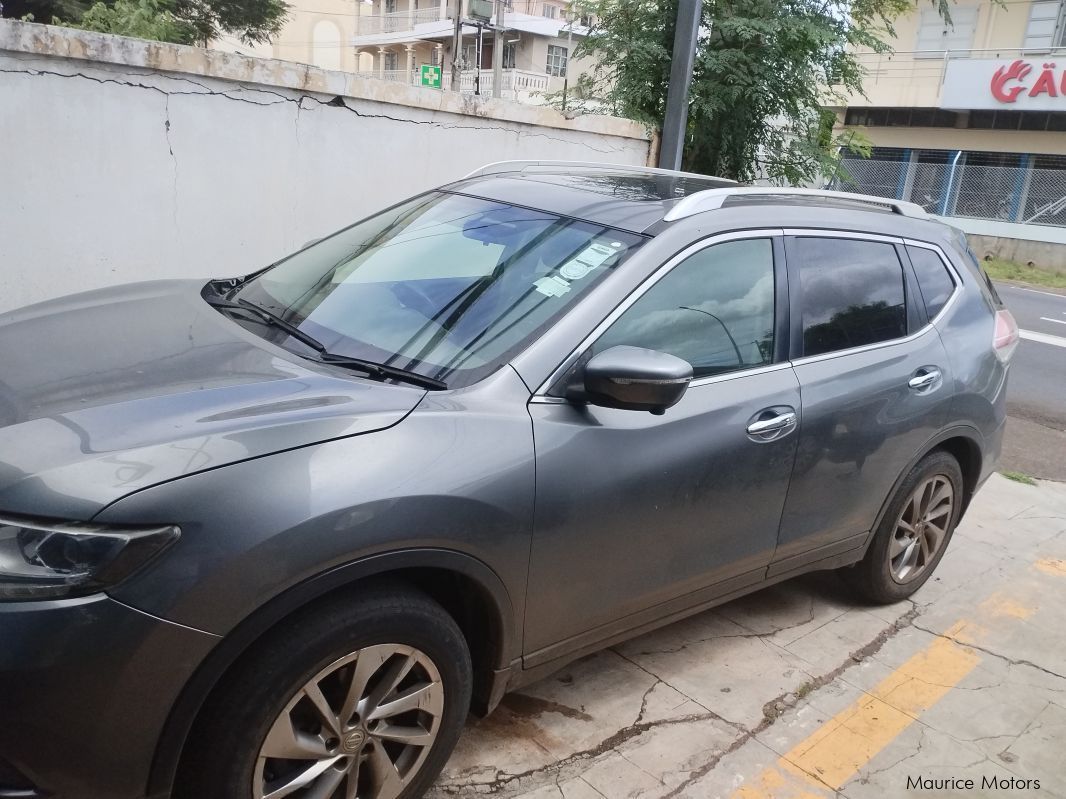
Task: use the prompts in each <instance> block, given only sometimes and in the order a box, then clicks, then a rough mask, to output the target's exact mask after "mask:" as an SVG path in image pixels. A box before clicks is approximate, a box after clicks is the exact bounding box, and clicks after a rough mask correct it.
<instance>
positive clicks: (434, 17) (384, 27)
mask: <svg viewBox="0 0 1066 799" xmlns="http://www.w3.org/2000/svg"><path fill="white" fill-rule="evenodd" d="M442 19H446V17H444V16H442V15H441V12H440V6H431V7H429V8H418V9H415V10H414V11H393V12H390V13H388V14H371V15H367V16H362V17H359V35H360V36H367V35H374V34H378V33H397V32H399V31H409V30H412V29H413V28H414V26H415V25H421V24H422V23H423V22H437V21H438V20H442Z"/></svg>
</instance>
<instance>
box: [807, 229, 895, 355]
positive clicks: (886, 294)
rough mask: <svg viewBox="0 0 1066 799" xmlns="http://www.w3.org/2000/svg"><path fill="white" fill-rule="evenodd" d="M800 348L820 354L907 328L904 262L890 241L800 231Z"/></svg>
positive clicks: (882, 338) (885, 337)
mask: <svg viewBox="0 0 1066 799" xmlns="http://www.w3.org/2000/svg"><path fill="white" fill-rule="evenodd" d="M789 258H790V259H795V261H796V263H797V264H798V267H799V273H800V302H801V304H802V315H803V354H804V355H820V354H822V353H826V352H836V351H837V350H845V349H849V348H850V347H860V346H862V345H864V344H876V343H878V342H881V341H888V340H890V339H894V338H899V337H901V336H904V335H906V333H907V310H906V305H905V303H904V291H903V266H902V265H901V264H900V261H899V257H898V256H897V255H896V248H895V247H894V246H893V245H891V244H886V243H882V242H875V241H858V240H853V239H833V238H819V237H810V238H808V237H799V238H796V239H794V240H793V242H792V245H791V247H790V249H789Z"/></svg>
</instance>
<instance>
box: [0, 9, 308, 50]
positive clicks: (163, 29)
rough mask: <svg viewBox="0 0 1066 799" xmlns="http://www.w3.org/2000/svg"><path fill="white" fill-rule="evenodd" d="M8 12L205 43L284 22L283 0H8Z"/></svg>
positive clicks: (250, 36)
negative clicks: (221, 36)
mask: <svg viewBox="0 0 1066 799" xmlns="http://www.w3.org/2000/svg"><path fill="white" fill-rule="evenodd" d="M3 5H4V16H9V17H16V18H25V17H27V16H29V17H30V18H31V19H33V18H36V19H42V20H52V23H53V24H56V25H67V26H69V27H73V28H83V29H85V30H92V31H99V32H102V33H118V34H122V35H124V36H137V37H140V38H142V39H157V40H160V41H166V42H176V43H179V44H189V43H201V44H203V43H206V42H207V41H208V40H210V39H214V38H217V37H219V36H220V35H222V34H223V33H231V34H234V35H236V36H238V37H239V38H240V39H241V40H243V41H245V42H248V43H251V42H266V41H269V40H270V38H271V37H273V36H275V35H276V34H277V33H278V32H279V31H280V30H281V27H282V25H283V24H284V22H285V16H286V12H287V10H288V4H287V3H285V1H284V0H95V2H93V3H92V4H91V5H90V0H5V2H4V4H3Z"/></svg>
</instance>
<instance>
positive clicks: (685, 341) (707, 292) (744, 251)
mask: <svg viewBox="0 0 1066 799" xmlns="http://www.w3.org/2000/svg"><path fill="white" fill-rule="evenodd" d="M623 344H624V345H629V346H633V347H645V348H647V349H652V350H659V351H660V352H668V353H670V354H671V355H675V356H677V357H678V358H682V359H684V360H686V361H688V362H689V363H690V364H692V371H693V376H694V377H696V378H699V377H707V376H709V375H716V374H723V373H725V372H732V371H736V370H738V369H748V368H751V367H754V366H762V365H763V364H768V363H770V362H771V361H772V360H773V352H774V256H773V243H772V241H771V240H770V239H762V238H760V239H744V240H740V241H726V242H722V243H721V244H715V245H712V246H710V247H707V248H706V249H704V250H700V251H699V252H697V253H695V254H694V255H692V256H690V257H689V258H686V259H685V260H684V261H682V262H681V263H680V264H678V265H677V266H675V267H674V268H673V269H672V270H671V271H670V273H669V274H667V275H665V276H664V277H662V278H661V279H660V280H659V281H658V282H656V283H655V284H654V285H653V286H652V287H651V288H650V289H648V290H647V291H646V292H645V293H644V294H642V295H641V296H640V298H639V299H638V300H637V301H636V302H634V303H633V305H631V306H630V307H629V308H627V309H626V311H625V312H624V313H623V314H622V315H621V316H620V317H618V319H617V320H616V321H615V322H614V324H612V325H611V327H609V328H608V329H607V331H606V332H605V333H604V334H603V335H602V336H601V337H600V339H599V340H598V341H597V342H596V344H595V346H594V347H593V353H596V352H602V351H603V350H605V349H608V348H610V347H615V346H618V345H623Z"/></svg>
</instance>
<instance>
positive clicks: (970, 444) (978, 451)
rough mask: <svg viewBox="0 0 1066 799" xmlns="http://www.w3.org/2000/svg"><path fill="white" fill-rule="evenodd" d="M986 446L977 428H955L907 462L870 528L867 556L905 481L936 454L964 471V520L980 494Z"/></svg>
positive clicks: (927, 443) (929, 443) (930, 441)
mask: <svg viewBox="0 0 1066 799" xmlns="http://www.w3.org/2000/svg"><path fill="white" fill-rule="evenodd" d="M983 442H984V437H983V436H982V435H981V432H980V431H979V430H978V429H977V428H976V427H971V426H969V425H955V426H953V427H949V428H947V429H945V430H942V431H941V432H940V433H938V434H937V435H935V436H933V437H932V438H931V439H929V440H928V441H927V442H926V443H925V444H924V445H922V447H921V448H920V449H919V450H918V452H917V453H915V455H914V457H912V458H911V460H910V461H908V462H907V464H906V465H905V466H904V467H903V469H902V470H901V471H900V473H899V474H898V475H897V476H896V479H895V481H894V482H893V483H892V488H891V489H890V490H889V492H888V493H887V494H886V495H885V500H884V502H883V503H882V505H881V509H880V510H879V511H878V512H877V518H876V519H875V520H874V524H873V526H872V527H871V528H870V533H869V536H868V538H867V540H866V545H865V546H864V547H863V552H865V551H866V548H867V547H869V545H870V542H871V541H873V538H874V534H875V533H876V531H877V530H878V529H879V528H880V526H881V522H882V521H884V517H885V513H886V512H887V511H888V506H889V505H890V504H892V498H893V497H894V496H895V495H896V492H897V491H898V490H899V487H900V485H901V484H902V483H903V481H904V480H906V479H907V475H908V474H910V471H911V469H913V468H914V467H915V466H917V465H918V463H919V461H921V460H922V458H924V457H925V456H926V455H928V454H929V453H931V452H933V451H935V450H943V451H945V452H948V453H949V454H951V455H952V456H954V457H955V460H957V461H958V462H959V467H960V468H961V469H962V478H963V482H964V485H963V505H962V512H961V513H960V515H959V519H960V520H961V519H962V515H963V514H965V513H966V508H967V507H968V506H969V504H970V500H971V499H973V495H974V494H975V493H976V492H977V483H978V481H979V480H980V476H981V469H982V467H983V462H984V456H983V455H982V452H983V450H984V445H983Z"/></svg>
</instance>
